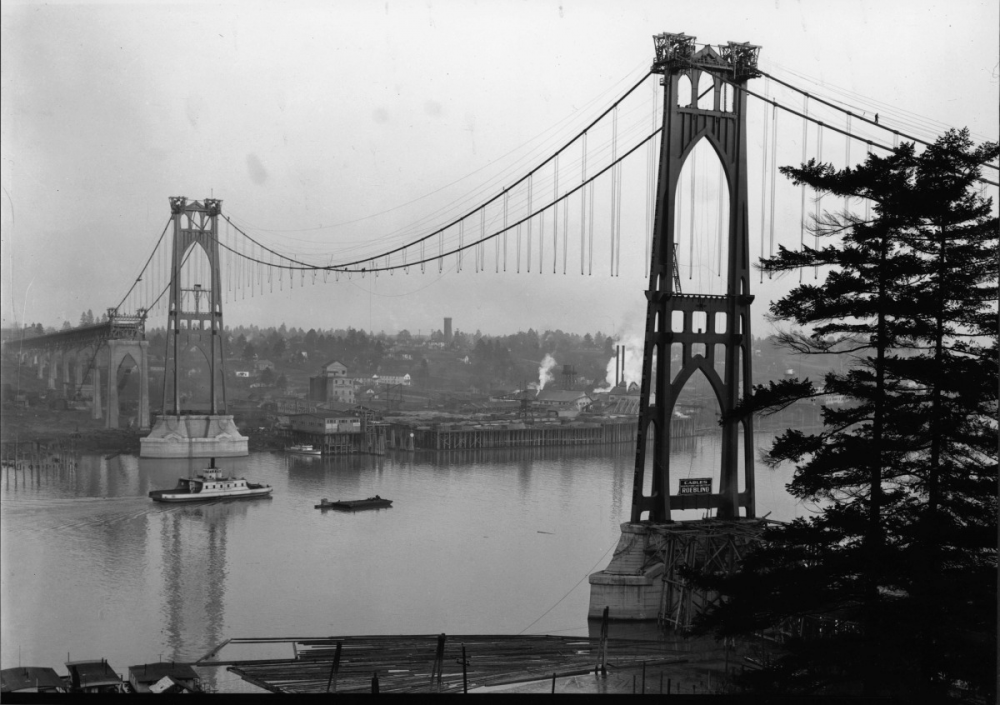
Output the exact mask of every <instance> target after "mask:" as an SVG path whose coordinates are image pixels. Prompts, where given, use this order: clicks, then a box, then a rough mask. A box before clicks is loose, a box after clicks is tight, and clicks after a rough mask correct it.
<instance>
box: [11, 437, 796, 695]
mask: <svg viewBox="0 0 1000 705" xmlns="http://www.w3.org/2000/svg"><path fill="white" fill-rule="evenodd" d="M770 440H771V436H770V435H765V434H759V436H758V445H759V446H765V445H769V443H770ZM685 441H686V442H678V440H675V444H676V445H677V446H678V447H677V448H676V451H675V454H674V456H673V457H672V461H671V464H672V468H673V475H674V477H675V478H677V477H697V476H710V475H713V474H715V475H717V472H718V471H717V469H716V458H717V457H718V452H719V448H718V440H717V438H715V437H699V438H695V439H685ZM634 457H635V455H634V448H633V447H632V446H630V445H628V444H624V445H619V446H615V447H589V448H586V447H584V448H542V449H518V450H487V451H455V452H442V453H434V452H417V453H409V454H406V453H398V454H390V455H387V456H384V457H381V458H379V457H372V456H344V457H336V458H329V459H319V458H315V459H313V458H301V457H295V456H285V455H283V454H278V453H254V454H252V455H250V456H249V457H248V458H234V459H226V460H221V461H219V464H220V465H221V466H222V467H223V468H226V469H229V470H231V471H232V472H233V473H234V474H236V475H237V476H241V475H242V476H245V477H247V478H248V479H250V480H251V481H258V482H265V483H268V484H270V485H272V486H273V487H274V488H275V489H274V496H273V498H272V499H264V500H246V501H236V502H218V503H211V504H202V505H193V506H177V505H163V504H159V503H154V502H152V501H150V499H149V498H148V497H147V492H149V491H150V490H153V489H161V488H167V487H173V486H174V485H175V484H176V481H177V478H178V477H179V476H182V475H186V474H188V472H189V470H193V471H195V472H196V471H198V470H199V469H200V468H201V467H203V463H202V462H201V461H199V462H197V464H196V465H194V466H190V467H189V465H188V463H187V462H186V461H166V460H146V459H142V460H140V459H139V458H136V457H134V456H117V457H115V458H112V459H110V460H107V459H105V458H104V457H103V456H99V455H84V456H79V457H77V458H76V459H75V463H76V466H75V467H72V466H69V467H57V466H53V467H50V468H43V469H42V470H35V471H33V472H29V471H27V470H19V471H14V470H10V469H4V470H3V477H2V478H0V483H2V492H0V498H2V512H0V528H2V539H3V540H2V542H0V547H2V554H0V557H2V561H0V566H2V599H0V625H2V650H0V655H2V656H0V658H2V667H3V668H7V667H11V666H16V665H18V661H19V660H20V663H21V664H23V665H35V666H51V667H53V668H56V670H57V671H58V672H60V673H62V672H63V671H64V670H65V669H64V667H63V665H62V664H63V663H64V662H65V661H66V657H67V653H68V654H69V655H70V656H71V657H72V658H73V659H84V658H102V657H103V658H107V659H108V660H109V661H110V663H111V665H112V666H113V667H115V668H116V669H117V670H118V671H119V672H127V668H128V666H129V665H134V664H138V663H145V662H152V661H156V660H158V659H161V658H162V659H164V660H170V659H174V660H178V661H182V660H194V659H197V658H199V657H200V656H202V655H204V654H205V653H206V652H207V651H209V650H210V649H211V648H213V647H214V646H216V645H217V644H219V643H220V642H222V641H223V640H225V639H227V638H230V637H251V636H261V637H263V636H275V637H277V636H326V635H338V634H397V633H410V634H433V633H439V632H446V633H451V634H462V633H466V634H471V633H510V634H517V633H547V634H561V635H574V636H575V635H581V636H582V635H587V634H588V626H587V607H588V599H589V592H590V589H589V584H588V582H587V579H586V578H587V575H588V574H590V573H591V572H593V571H595V570H599V569H601V568H603V567H605V566H606V565H607V562H608V557H609V555H610V551H611V549H612V548H613V547H614V545H615V544H616V542H617V541H618V536H619V525H620V523H621V522H623V521H626V520H627V519H628V512H629V499H630V497H631V482H632V466H633V462H634ZM70 465H71V464H70ZM713 471H714V472H713ZM790 475H791V468H790V467H785V468H780V469H778V470H777V471H771V470H766V469H761V468H758V471H757V487H758V507H757V511H758V515H764V514H766V513H768V512H771V518H775V519H783V520H787V519H791V518H793V517H795V516H800V515H805V514H807V513H808V511H809V508H807V507H806V506H803V505H800V504H797V503H796V501H795V500H794V499H793V498H791V497H789V496H788V495H787V494H786V493H785V490H784V485H785V483H786V482H788V480H789V479H790ZM675 483H676V480H675ZM715 486H716V487H717V486H718V485H717V480H716V484H715ZM675 491H676V489H675ZM374 494H379V495H381V496H383V497H388V498H390V499H392V500H393V501H394V505H393V507H391V508H390V509H384V510H377V511H363V512H357V513H353V514H352V513H341V512H336V511H322V512H321V511H319V510H317V509H314V508H313V505H314V504H316V503H317V502H318V500H319V499H320V498H322V497H326V498H329V499H353V498H358V497H367V496H370V495H374ZM690 514H691V515H690V516H688V517H684V516H681V517H678V518H697V517H698V515H699V514H700V512H697V513H694V512H692V513H690ZM218 677H219V678H220V679H222V680H223V681H228V680H230V679H232V678H235V677H234V676H232V674H228V673H224V672H223V671H222V670H221V669H220V672H219V674H218ZM212 680H214V678H209V681H212ZM209 685H215V686H216V687H220V686H221V687H222V688H223V689H225V685H226V684H225V683H212V682H209Z"/></svg>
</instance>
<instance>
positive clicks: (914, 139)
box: [747, 69, 1000, 185]
mask: <svg viewBox="0 0 1000 705" xmlns="http://www.w3.org/2000/svg"><path fill="white" fill-rule="evenodd" d="M758 72H759V73H760V74H761V75H762V76H766V77H767V78H769V79H771V80H773V81H774V82H776V83H779V84H781V85H782V86H785V87H786V88H791V89H792V90H793V91H796V92H798V93H802V94H803V95H809V94H808V93H806V91H804V90H802V89H801V88H798V87H797V86H794V85H792V84H791V83H787V82H785V81H782V80H781V79H780V78H775V77H774V76H772V75H771V74H769V73H767V72H765V71H761V70H760V69H758ZM747 93H750V95H754V94H753V93H751V92H750V91H747ZM756 97H759V96H756ZM812 98H813V100H815V101H816V102H818V103H822V104H823V105H826V106H828V107H830V108H833V109H834V110H839V111H840V112H842V113H846V114H847V116H848V118H852V117H853V118H855V119H856V120H861V121H862V122H866V123H868V124H869V125H873V126H875V127H878V128H880V129H882V130H890V131H892V133H893V135H894V139H895V140H896V141H897V142H896V143H894V146H898V140H899V137H900V136H903V137H905V138H906V139H908V140H910V141H911V142H916V143H917V144H922V145H924V146H925V147H930V146H932V144H931V143H930V142H926V141H924V140H922V139H919V138H918V137H914V136H912V135H908V134H906V133H904V132H900V131H899V130H895V129H893V128H890V127H888V126H886V125H882V124H880V123H878V122H877V121H875V120H869V119H868V118H866V117H864V116H861V115H857V114H856V113H853V112H851V111H850V110H847V109H846V108H842V107H840V106H839V105H835V104H834V103H831V102H829V101H826V100H823V99H822V98H818V97H816V96H815V95H813V96H812ZM849 132H850V122H848V133H849ZM848 136H849V137H850V136H851V135H848ZM858 139H860V138H858ZM982 166H985V167H988V168H990V169H995V170H998V171H1000V166H997V165H994V164H990V163H986V162H984V163H983V164H982ZM987 183H991V182H987ZM994 185H995V184H994Z"/></svg>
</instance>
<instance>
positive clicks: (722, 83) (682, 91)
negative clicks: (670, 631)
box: [590, 33, 760, 627]
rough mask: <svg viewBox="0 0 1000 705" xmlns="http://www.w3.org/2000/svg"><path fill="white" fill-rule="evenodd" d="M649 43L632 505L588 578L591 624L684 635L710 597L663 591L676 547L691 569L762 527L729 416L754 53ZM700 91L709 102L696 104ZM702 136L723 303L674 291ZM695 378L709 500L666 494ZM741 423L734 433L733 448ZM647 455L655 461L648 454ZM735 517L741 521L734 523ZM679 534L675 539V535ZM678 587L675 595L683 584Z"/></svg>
mask: <svg viewBox="0 0 1000 705" xmlns="http://www.w3.org/2000/svg"><path fill="white" fill-rule="evenodd" d="M653 42H654V47H655V51H656V58H655V61H654V63H653V66H652V69H651V71H652V72H653V73H656V74H660V75H661V76H662V78H661V80H660V83H661V85H662V86H663V132H662V135H663V136H662V141H661V146H660V161H659V172H658V174H659V175H658V181H657V190H656V213H655V218H654V226H653V227H654V231H653V245H652V259H651V265H650V272H649V287H648V289H647V291H646V300H647V307H646V334H645V349H644V355H643V369H642V387H641V397H640V407H639V414H640V416H639V432H638V436H637V443H636V457H635V472H634V476H633V486H632V507H631V516H630V521H629V522H628V523H626V524H623V525H622V543H621V544H619V547H618V550H616V552H615V558H613V559H612V561H611V564H609V566H608V568H607V569H606V570H604V571H601V572H599V573H595V574H593V575H592V576H591V578H590V582H591V604H590V614H591V616H592V617H593V616H598V615H600V614H601V613H603V610H604V607H605V606H610V616H611V617H612V618H619V619H653V618H657V617H659V618H660V619H661V620H664V621H666V622H670V623H671V624H672V625H673V626H681V627H683V626H685V622H686V621H689V618H690V617H691V616H693V615H692V614H691V609H690V605H691V604H692V598H693V599H694V602H696V603H697V602H699V600H701V602H702V603H704V601H705V600H706V599H708V598H707V597H706V596H703V595H702V596H692V595H689V594H687V595H685V594H678V593H677V591H676V590H674V594H671V590H672V589H673V588H669V589H668V584H669V585H673V586H678V585H679V583H678V581H677V580H675V576H673V575H670V574H669V572H670V571H671V570H672V568H673V567H677V566H675V564H677V561H676V560H674V559H675V558H676V552H677V551H678V550H681V551H682V552H683V553H684V554H685V555H688V556H690V559H689V560H688V563H689V564H690V563H691V562H692V561H695V562H697V561H698V560H699V559H698V558H697V556H699V555H700V556H704V557H708V556H712V555H715V556H716V557H719V556H724V555H725V554H726V549H725V546H727V545H729V546H737V545H739V544H741V543H745V541H746V540H750V538H751V537H752V534H753V533H754V529H753V528H752V527H754V526H758V525H759V522H755V521H753V519H754V516H755V509H754V481H753V452H754V451H753V449H754V445H753V425H752V419H751V418H750V417H746V418H742V419H737V418H735V417H734V416H733V414H732V412H733V410H734V409H735V407H736V405H737V403H738V401H739V399H740V398H741V397H742V396H745V395H749V393H750V390H751V361H752V350H751V337H750V304H751V302H752V301H753V296H751V295H750V261H749V259H750V247H749V227H748V199H747V146H746V93H745V92H744V91H742V90H739V89H738V88H739V86H742V85H744V84H745V83H746V81H747V80H748V79H750V78H753V77H754V76H756V75H757V71H756V66H757V56H758V53H759V51H760V48H759V47H757V46H753V45H750V44H737V43H733V42H730V43H728V44H726V45H720V46H718V47H712V46H710V45H705V46H703V47H702V48H701V49H696V47H695V38H694V37H689V36H686V35H684V34H668V33H664V34H660V35H656V36H654V37H653ZM703 75H707V77H708V78H709V79H710V85H709V87H708V89H707V90H706V91H705V92H704V93H702V94H701V95H699V93H698V91H699V88H700V87H701V85H704V83H705V81H703V80H702V77H703ZM682 79H687V80H682ZM709 94H710V95H711V100H710V101H705V100H704V98H705V96H706V95H709ZM699 105H700V106H702V107H699ZM701 140H705V141H707V142H708V144H709V145H710V146H711V147H712V148H713V149H714V150H715V153H716V155H717V156H718V158H719V162H720V163H721V167H722V170H723V173H724V176H725V179H724V181H725V183H726V184H728V195H729V224H728V241H727V242H728V270H727V271H728V274H727V281H726V293H725V294H722V295H708V294H701V293H697V292H691V291H685V292H684V293H682V292H681V291H680V289H679V286H678V284H679V282H678V281H677V277H676V276H675V274H676V271H677V262H676V257H677V247H676V239H675V226H676V212H677V206H678V198H679V194H678V183H679V178H680V174H681V169H682V168H683V166H684V163H685V161H686V160H687V159H688V158H690V157H692V156H693V154H692V153H693V150H694V148H695V146H696V145H697V144H698V143H699V142H700V141H701ZM675 313H677V314H679V315H678V316H675V315H674V314H675ZM701 314H704V317H702V316H701ZM696 316H697V317H698V318H699V320H701V321H704V322H705V325H704V326H703V327H702V326H700V325H695V318H696ZM675 344H679V348H680V350H679V352H680V360H679V369H677V370H676V372H675V374H673V375H672V376H671V350H672V348H675ZM675 349H676V348H675ZM717 359H720V360H721V361H722V362H723V370H724V372H723V374H722V375H721V376H720V375H719V373H718V372H717V370H716V366H715V362H716V360H717ZM699 370H700V371H701V372H702V373H704V375H705V377H706V378H707V379H708V382H709V384H710V385H711V388H712V390H713V392H714V393H715V396H716V398H717V400H718V403H719V408H720V411H721V414H722V418H723V428H722V460H721V468H720V474H719V488H718V491H717V492H714V493H713V492H712V491H711V486H710V484H708V485H702V486H701V487H698V488H697V489H698V490H708V491H707V492H702V491H699V492H698V493H696V494H686V493H682V492H683V491H684V490H687V489H694V488H688V487H684V488H683V489H682V490H680V491H678V493H677V494H672V491H671V478H670V445H671V429H670V426H671V424H670V420H671V418H672V416H673V412H674V405H675V403H676V401H677V398H678V396H679V395H680V393H681V390H682V389H683V388H684V386H685V384H686V383H687V381H688V380H689V379H690V377H691V375H692V374H694V373H695V372H697V371H699ZM652 391H655V402H651V392H652ZM740 424H742V425H743V434H742V447H741V439H740V433H739V431H740ZM649 441H651V442H649ZM647 443H648V445H649V448H648V449H647ZM740 452H742V453H743V465H744V489H743V491H740V489H739V453H740ZM647 453H649V454H651V456H652V457H651V458H648V457H647ZM650 460H651V461H652V462H649V461H650ZM647 472H649V473H651V474H652V477H651V478H649V483H648V484H649V486H650V491H649V493H648V494H646V493H645V492H644V487H645V486H646V484H647V477H646V473H647ZM684 509H706V510H713V509H714V510H715V511H716V515H715V518H714V519H713V520H710V523H711V525H712V526H711V528H707V525H704V526H694V525H696V524H697V525H703V524H704V522H681V523H677V522H674V521H673V519H672V516H671V512H673V511H677V510H684ZM741 509H742V510H743V514H742V515H741V513H740V510H741ZM741 521H742V522H743V525H742V526H738V525H739V524H740V522H741ZM726 522H729V524H728V525H727V524H726ZM681 524H683V525H684V526H683V527H682V526H681ZM681 530H683V532H682V533H683V537H684V538H683V540H680V539H679V538H678V537H679V536H681V534H680V533H678V532H679V531H681ZM698 535H700V536H702V537H703V538H704V540H703V541H701V542H700V543H699V540H695V541H694V543H692V536H698ZM682 544H683V548H681V545H682ZM701 544H704V545H701ZM720 549H721V550H722V553H719V550H720ZM682 562H683V561H682ZM678 565H679V564H678ZM665 566H666V567H667V572H665V570H664V567H665ZM715 568H718V566H715ZM654 578H659V579H658V580H654ZM678 589H679V590H681V592H682V593H683V589H684V588H683V586H681V587H678ZM679 604H680V605H685V604H686V605H687V608H686V609H687V614H686V615H685V616H684V617H678V609H679V607H678V605H679Z"/></svg>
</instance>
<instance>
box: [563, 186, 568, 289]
mask: <svg viewBox="0 0 1000 705" xmlns="http://www.w3.org/2000/svg"><path fill="white" fill-rule="evenodd" d="M568 260H569V199H568V198H564V199H563V274H566V262H567V261H568Z"/></svg>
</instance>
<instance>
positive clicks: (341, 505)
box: [314, 495, 392, 510]
mask: <svg viewBox="0 0 1000 705" xmlns="http://www.w3.org/2000/svg"><path fill="white" fill-rule="evenodd" d="M391 506H392V500H391V499H385V498H384V497H379V496H378V495H375V496H374V497H368V498H367V499H341V500H337V501H336V502H331V501H329V500H327V499H326V498H323V499H321V500H320V501H319V504H317V505H315V507H314V509H348V510H355V509H380V508H382V507H391Z"/></svg>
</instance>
